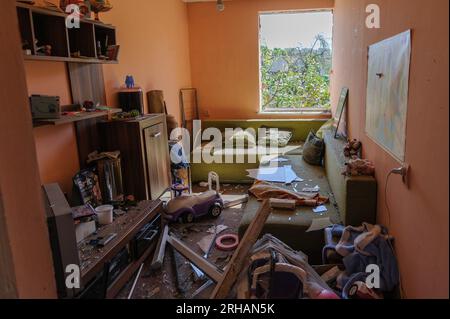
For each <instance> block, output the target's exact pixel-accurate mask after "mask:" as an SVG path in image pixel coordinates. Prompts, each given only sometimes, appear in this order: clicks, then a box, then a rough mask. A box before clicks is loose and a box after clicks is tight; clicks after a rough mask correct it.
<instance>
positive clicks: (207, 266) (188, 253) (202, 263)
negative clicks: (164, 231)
mask: <svg viewBox="0 0 450 319" xmlns="http://www.w3.org/2000/svg"><path fill="white" fill-rule="evenodd" d="M167 242H168V243H169V244H170V245H171V246H172V247H173V248H174V249H176V250H177V251H178V252H179V253H180V254H181V255H183V256H184V257H185V258H186V259H187V260H189V261H190V262H191V263H193V264H194V265H195V266H197V267H198V268H199V269H200V270H201V271H202V272H204V273H205V274H206V276H208V277H209V278H211V279H212V280H214V281H215V282H219V281H221V280H222V276H223V274H222V271H221V270H220V269H219V268H217V266H215V265H213V264H212V263H210V262H209V261H208V260H206V259H205V258H203V257H202V256H200V255H198V254H197V253H195V252H194V251H193V250H192V249H190V248H189V247H188V246H186V245H185V244H184V243H183V242H182V241H180V240H178V239H176V238H175V237H173V236H170V235H169V236H168V237H167Z"/></svg>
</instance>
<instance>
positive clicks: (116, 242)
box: [78, 200, 162, 284]
mask: <svg viewBox="0 0 450 319" xmlns="http://www.w3.org/2000/svg"><path fill="white" fill-rule="evenodd" d="M161 212H162V202H161V201H160V200H157V201H142V202H140V203H139V204H138V206H137V207H136V208H132V209H130V210H129V211H128V212H127V213H125V214H124V215H122V216H119V217H117V218H116V219H115V220H114V223H113V224H111V225H108V226H104V227H101V228H99V230H98V232H97V234H93V235H91V236H89V237H88V238H86V239H85V240H84V241H82V242H81V243H80V244H79V245H78V251H79V255H80V268H81V280H82V283H83V284H87V283H88V282H89V281H90V280H91V279H93V278H94V277H95V276H96V275H97V274H98V273H99V272H100V271H102V270H103V267H104V265H105V263H106V262H108V261H109V260H111V258H113V257H114V256H115V255H116V254H117V253H119V252H120V250H121V249H123V247H125V246H126V245H127V244H128V243H129V242H130V240H131V239H133V237H134V236H135V235H136V234H137V233H138V232H139V231H140V229H141V228H142V227H143V226H145V225H146V224H147V223H149V222H150V221H152V220H153V219H154V218H156V217H157V216H158V214H160V213H161ZM113 233H115V234H117V237H116V238H114V239H113V240H112V241H111V242H110V243H109V244H107V245H106V246H105V247H103V248H96V247H93V246H91V245H89V242H90V241H91V240H95V239H97V238H98V237H107V236H108V235H110V234H113Z"/></svg>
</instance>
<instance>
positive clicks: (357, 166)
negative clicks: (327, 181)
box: [342, 156, 375, 176]
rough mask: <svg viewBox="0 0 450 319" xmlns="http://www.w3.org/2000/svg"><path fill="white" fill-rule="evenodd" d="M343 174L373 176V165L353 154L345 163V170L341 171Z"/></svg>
mask: <svg viewBox="0 0 450 319" xmlns="http://www.w3.org/2000/svg"><path fill="white" fill-rule="evenodd" d="M342 175H345V176H374V175H375V165H374V164H373V163H372V162H371V161H369V160H365V159H360V158H357V157H356V156H353V157H352V159H351V160H349V161H348V162H347V163H345V170H344V172H342Z"/></svg>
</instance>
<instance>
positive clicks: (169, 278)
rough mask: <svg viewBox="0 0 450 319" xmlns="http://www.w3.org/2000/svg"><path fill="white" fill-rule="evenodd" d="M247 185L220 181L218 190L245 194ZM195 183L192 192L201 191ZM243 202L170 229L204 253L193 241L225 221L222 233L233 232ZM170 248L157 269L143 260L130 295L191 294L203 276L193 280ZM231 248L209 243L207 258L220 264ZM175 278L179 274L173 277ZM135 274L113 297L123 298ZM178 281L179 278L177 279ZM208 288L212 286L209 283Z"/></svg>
mask: <svg viewBox="0 0 450 319" xmlns="http://www.w3.org/2000/svg"><path fill="white" fill-rule="evenodd" d="M248 188H249V186H248V185H222V191H223V193H224V194H227V195H241V194H246V193H247V190H248ZM205 190H206V189H204V188H201V187H199V186H196V187H194V192H201V191H205ZM244 208H245V206H243V205H238V206H235V207H233V208H229V209H225V210H224V211H223V213H222V215H221V216H219V217H218V218H217V219H214V218H210V217H205V218H202V219H200V220H198V221H196V222H195V223H194V224H173V225H171V228H170V231H171V232H173V233H174V234H175V235H176V236H177V237H179V238H180V239H182V240H183V242H185V243H186V244H187V245H188V246H189V247H190V248H192V249H193V250H194V251H195V252H197V253H198V254H200V255H203V254H204V253H203V252H202V250H201V249H200V247H199V246H198V244H197V242H199V241H200V240H201V239H203V238H204V237H205V236H208V235H209V234H210V233H208V230H209V229H210V228H211V227H213V226H219V225H225V226H227V227H228V229H226V230H225V231H224V232H223V233H222V234H227V233H237V229H238V226H239V223H240V221H241V219H242V215H243V212H244V211H243V209H244ZM175 254H176V256H174V254H173V252H172V249H171V248H166V255H165V258H164V265H163V267H162V269H161V270H159V271H152V270H151V269H150V264H151V259H149V260H147V262H146V264H145V265H144V268H143V270H142V273H141V276H140V278H139V280H138V281H137V284H136V287H135V290H134V292H133V295H132V296H131V298H132V299H185V298H186V299H191V298H192V297H193V294H194V293H195V292H196V290H197V289H198V288H200V287H201V286H202V285H203V284H204V283H205V282H207V281H208V280H207V279H202V280H195V275H194V272H193V270H192V268H191V266H190V264H189V263H188V261H187V260H186V259H185V258H184V257H182V256H181V255H179V254H177V253H175ZM232 254H233V252H221V251H219V250H218V249H216V248H215V247H213V249H212V251H211V254H210V256H209V258H208V260H209V261H210V262H212V263H214V264H215V265H217V266H219V267H221V268H223V267H224V266H225V265H226V264H227V263H228V261H229V260H230V258H231V255H232ZM174 258H175V259H176V260H177V265H179V266H178V267H177V272H178V274H177V273H176V272H175V266H174V265H175V260H174ZM177 278H180V279H179V280H177ZM134 280H135V277H133V279H132V280H131V281H130V282H129V283H128V284H127V285H126V286H125V287H124V289H123V290H122V291H121V292H120V294H119V295H118V297H117V298H119V299H127V298H128V297H129V295H130V291H131V290H132V286H133V283H134ZM178 281H179V282H178ZM211 288H212V287H211ZM208 293H210V290H205V291H204V292H203V294H200V295H198V296H197V298H207V297H208Z"/></svg>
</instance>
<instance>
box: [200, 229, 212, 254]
mask: <svg viewBox="0 0 450 319" xmlns="http://www.w3.org/2000/svg"><path fill="white" fill-rule="evenodd" d="M215 238H216V235H214V234H211V235H206V236H205V237H203V238H202V239H201V240H200V241H199V242H198V243H197V245H198V247H200V249H201V250H202V251H203V252H204V253H205V254H207V253H208V252H209V248H210V247H211V245H212V243H213V241H214V239H215Z"/></svg>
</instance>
